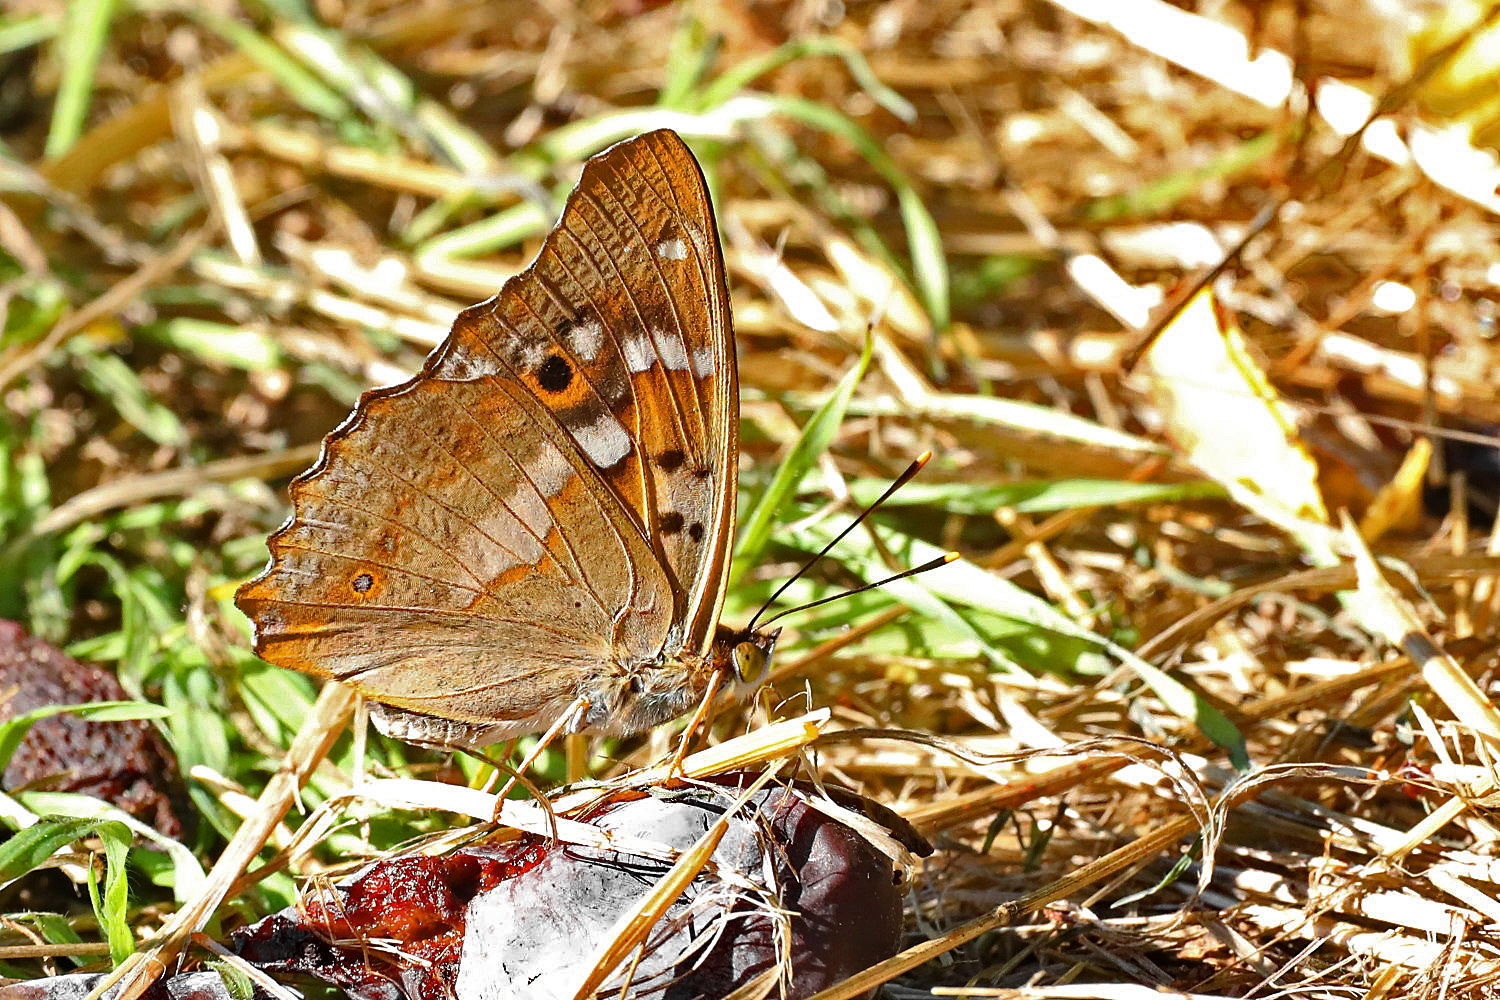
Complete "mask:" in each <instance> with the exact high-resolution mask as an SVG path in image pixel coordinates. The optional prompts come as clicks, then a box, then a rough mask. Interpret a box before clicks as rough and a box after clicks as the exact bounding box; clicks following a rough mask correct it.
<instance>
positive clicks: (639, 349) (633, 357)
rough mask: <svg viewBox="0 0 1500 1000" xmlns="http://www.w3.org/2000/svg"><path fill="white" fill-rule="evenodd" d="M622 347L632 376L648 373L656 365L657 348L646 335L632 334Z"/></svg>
mask: <svg viewBox="0 0 1500 1000" xmlns="http://www.w3.org/2000/svg"><path fill="white" fill-rule="evenodd" d="M620 346H621V348H622V349H623V351H624V353H625V367H626V369H628V370H629V371H630V373H631V374H637V373H639V372H643V371H647V370H649V369H650V368H651V366H652V365H654V364H656V348H655V347H653V346H651V338H650V337H649V336H647V335H646V334H644V333H632V334H630V335H629V336H627V337H626V338H625V340H624V343H622V344H621V345H620Z"/></svg>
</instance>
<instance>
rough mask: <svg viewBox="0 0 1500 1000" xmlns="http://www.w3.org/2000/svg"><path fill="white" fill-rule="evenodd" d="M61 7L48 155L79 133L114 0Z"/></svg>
mask: <svg viewBox="0 0 1500 1000" xmlns="http://www.w3.org/2000/svg"><path fill="white" fill-rule="evenodd" d="M65 10H66V11H67V14H66V17H65V21H64V24H63V30H62V31H61V32H59V33H58V36H57V44H58V46H59V47H60V51H59V53H58V62H59V63H60V64H61V65H62V79H61V80H60V81H59V82H58V85H57V101H56V103H54V105H53V107H52V122H51V125H50V127H49V128H48V130H47V146H46V155H47V158H48V159H52V158H54V157H58V156H61V155H62V154H63V153H66V152H67V151H68V150H69V149H70V148H72V146H73V143H75V142H77V141H78V137H79V136H80V135H82V134H83V126H84V123H85V122H86V121H87V119H88V114H89V103H90V101H91V100H92V98H93V94H94V71H95V70H96V69H97V68H98V66H99V58H100V56H101V55H103V53H104V43H105V41H106V40H107V39H108V37H109V22H110V19H111V17H113V16H114V10H115V5H114V0H72V2H70V3H68V4H66V5H65Z"/></svg>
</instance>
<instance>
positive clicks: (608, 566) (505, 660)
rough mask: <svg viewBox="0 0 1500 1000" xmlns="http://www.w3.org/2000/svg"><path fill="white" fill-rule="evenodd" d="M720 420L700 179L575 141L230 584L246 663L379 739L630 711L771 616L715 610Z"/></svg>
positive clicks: (703, 681)
mask: <svg viewBox="0 0 1500 1000" xmlns="http://www.w3.org/2000/svg"><path fill="white" fill-rule="evenodd" d="M738 438H739V382H738V375H737V368H736V362H735V347H734V335H733V328H732V326H731V322H730V311H729V293H728V289H727V287H726V285H725V277H724V261H723V256H722V253H721V251H720V247H719V240H718V234H717V230H716V226H715V222H714V213H713V206H712V203H711V201H710V198H709V193H708V188H707V185H706V183H705V181H704V178H703V173H702V170H701V169H700V168H699V166H698V162H697V160H695V159H694V157H693V154H692V152H691V151H690V150H689V149H688V146H687V144H686V143H685V142H683V140H682V139H681V138H680V137H679V136H678V135H677V134H676V133H674V132H671V131H669V130H660V131H655V132H650V133H647V134H645V135H641V136H638V137H636V138H634V139H630V140H627V141H625V142H621V143H619V144H617V145H615V146H613V147H611V148H609V149H607V150H605V151H604V152H602V153H600V154H598V155H597V156H595V157H593V158H592V159H591V160H589V161H588V163H587V164H586V165H585V166H584V169H583V174H582V177H581V179H580V180H579V182H578V186H577V188H576V189H575V190H574V191H573V193H572V195H571V196H570V197H569V199H568V201H567V204H566V206H565V207H564V209H563V212H562V216H561V218H560V219H559V221H558V223H557V225H556V227H555V228H554V229H553V230H552V231H551V233H550V234H549V235H548V236H547V237H546V239H545V241H544V242H543V244H542V247H541V250H540V251H539V252H538V254H537V257H536V260H535V261H534V262H533V263H532V264H531V265H530V266H529V267H528V268H527V269H526V270H525V271H523V272H521V273H520V274H518V275H516V276H515V277H514V278H511V279H510V280H509V281H507V282H506V283H505V285H504V286H503V287H502V288H501V290H500V292H499V294H498V295H496V296H495V297H493V298H491V299H488V300H487V301H485V302H481V303H479V304H478V305H476V306H472V307H470V308H468V309H465V310H464V311H463V312H461V313H460V314H459V316H458V318H457V319H456V320H455V321H454V324H453V328H452V331H451V332H450V333H449V334H448V336H447V338H446V339H445V340H444V341H443V342H442V343H441V344H439V345H438V346H437V347H436V348H435V349H434V350H433V351H432V353H431V354H430V355H428V357H427V360H426V363H425V364H424V366H423V368H422V370H421V372H420V373H418V374H417V375H416V376H414V377H413V378H411V379H410V380H408V381H406V382H403V383H401V384H399V385H395V386H389V387H384V388H378V389H372V390H370V391H369V392H366V393H365V394H364V395H363V396H362V397H361V398H360V400H359V403H358V404H357V405H356V406H355V408H354V412H353V413H352V414H350V416H349V417H348V419H346V420H345V421H344V423H343V424H342V425H340V426H339V427H338V428H336V429H335V430H334V431H333V432H332V433H330V434H329V435H328V437H327V438H326V439H325V440H324V442H323V448H322V453H321V455H320V457H319V458H318V461H317V462H316V463H315V464H314V465H313V467H312V468H311V469H309V470H308V471H307V472H305V473H303V474H302V475H301V476H299V477H298V478H297V479H295V480H294V481H293V482H292V485H291V490H290V492H291V501H292V514H291V517H290V518H289V519H288V520H287V522H286V523H285V524H284V525H283V526H282V527H281V528H279V529H278V530H277V531H276V532H275V533H274V534H272V535H271V537H270V539H269V540H268V542H267V544H268V547H269V548H270V551H271V559H270V562H269V564H268V565H267V566H266V568H265V570H264V571H263V572H262V573H261V574H260V575H259V576H257V577H256V578H255V579H253V580H251V581H250V582H248V583H246V584H245V585H243V586H242V587H241V588H240V589H239V591H238V593H237V594H236V596H235V600H236V603H237V604H238V605H239V607H240V609H241V610H242V611H244V612H245V614H246V615H247V616H248V617H249V618H250V620H251V622H252V623H253V626H254V647H255V651H256V653H257V654H259V655H260V656H261V658H263V659H265V660H266V661H268V662H270V663H273V664H276V665H278V666H282V667H289V668H292V669H294V670H300V671H303V672H305V673H309V674H312V675H315V676H318V677H325V678H331V679H333V680H337V681H341V682H343V683H345V684H348V685H350V686H351V687H353V688H354V689H356V690H357V691H359V692H360V693H362V694H363V695H365V696H366V697H367V698H368V699H369V700H370V701H371V702H372V716H373V718H374V720H375V723H376V726H377V728H379V729H380V730H381V731H382V732H384V733H386V734H387V735H391V736H395V737H397V738H401V739H405V740H408V741H410V742H415V743H424V744H431V745H437V746H448V747H477V746H483V745H486V744H489V743H493V742H495V741H497V740H501V739H507V738H509V737H512V736H516V735H519V734H523V733H534V732H540V731H543V730H546V729H548V728H549V727H552V726H557V725H559V724H561V725H562V726H563V727H564V728H565V729H567V730H571V731H577V732H590V733H601V734H617V735H623V734H629V733H634V732H638V731H641V730H644V729H648V728H650V727H652V726H655V725H658V724H660V723H662V722H665V721H667V720H669V719H672V718H675V717H677V716H679V715H681V714H683V713H684V712H686V711H687V710H688V709H689V708H690V707H692V706H693V705H694V704H696V703H697V702H698V701H699V700H700V699H701V698H703V697H704V695H705V693H706V692H707V691H708V690H709V689H710V682H711V681H714V686H717V681H718V680H720V679H728V680H729V681H730V682H731V685H730V686H731V688H732V689H733V690H735V691H738V692H740V693H743V692H745V691H748V690H750V689H753V688H754V687H755V686H756V684H757V683H758V682H759V681H760V680H761V679H762V678H763V677H764V675H765V673H766V671H767V669H768V667H769V663H770V658H771V654H772V651H773V649H774V647H775V643H776V637H777V634H778V632H779V630H775V631H771V630H760V631H756V630H752V629H750V628H746V629H739V630H736V629H733V628H729V627H726V626H724V625H721V624H719V623H718V619H719V614H720V610H721V608H722V606H723V603H724V592H725V586H726V579H727V570H728V564H729V557H730V549H731V541H732V539H733V536H734V527H735V487H736V471H737V463H738V457H739V442H738Z"/></svg>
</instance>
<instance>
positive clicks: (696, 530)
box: [688, 521, 703, 542]
mask: <svg viewBox="0 0 1500 1000" xmlns="http://www.w3.org/2000/svg"><path fill="white" fill-rule="evenodd" d="M688 537H689V538H691V539H692V540H693V541H695V542H701V541H703V523H702V522H701V521H694V522H693V523H692V524H690V525H688Z"/></svg>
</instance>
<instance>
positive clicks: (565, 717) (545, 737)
mask: <svg viewBox="0 0 1500 1000" xmlns="http://www.w3.org/2000/svg"><path fill="white" fill-rule="evenodd" d="M588 711H589V700H588V698H586V697H583V696H582V695H580V696H579V697H578V698H576V699H574V701H573V703H572V704H571V705H569V706H568V708H567V711H565V712H563V713H562V714H561V715H559V716H558V717H557V721H556V722H554V723H552V725H551V726H550V727H549V728H548V729H547V731H546V732H545V733H543V734H542V735H541V737H540V738H539V739H538V740H537V741H536V745H535V746H533V747H532V748H531V749H530V750H528V751H527V752H526V756H525V757H522V758H521V763H519V764H517V765H516V768H515V770H514V771H512V772H511V776H510V778H509V780H507V781H506V782H505V784H504V785H502V786H500V791H498V792H496V793H495V815H494V816H493V817H492V818H491V819H492V821H493V822H498V820H499V816H500V810H501V809H503V808H504V806H505V796H507V795H509V794H510V790H511V789H512V788H514V787H515V786H516V784H517V782H520V781H522V780H523V779H522V777H521V776H522V775H523V774H525V773H526V769H527V768H529V767H531V765H532V764H534V763H536V759H537V758H538V757H540V756H541V755H542V751H543V750H546V749H547V747H549V746H550V745H551V744H552V741H553V740H555V739H557V738H558V737H559V736H561V735H562V734H563V733H566V732H569V731H570V730H572V729H573V728H574V726H575V725H576V724H577V723H578V722H579V721H580V720H582V719H583V718H584V717H586V716H587V715H588ZM527 787H528V788H529V787H530V786H527ZM532 791H533V794H535V790H534V789H533V790H532ZM537 797H538V798H539V799H540V798H541V796H537Z"/></svg>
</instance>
